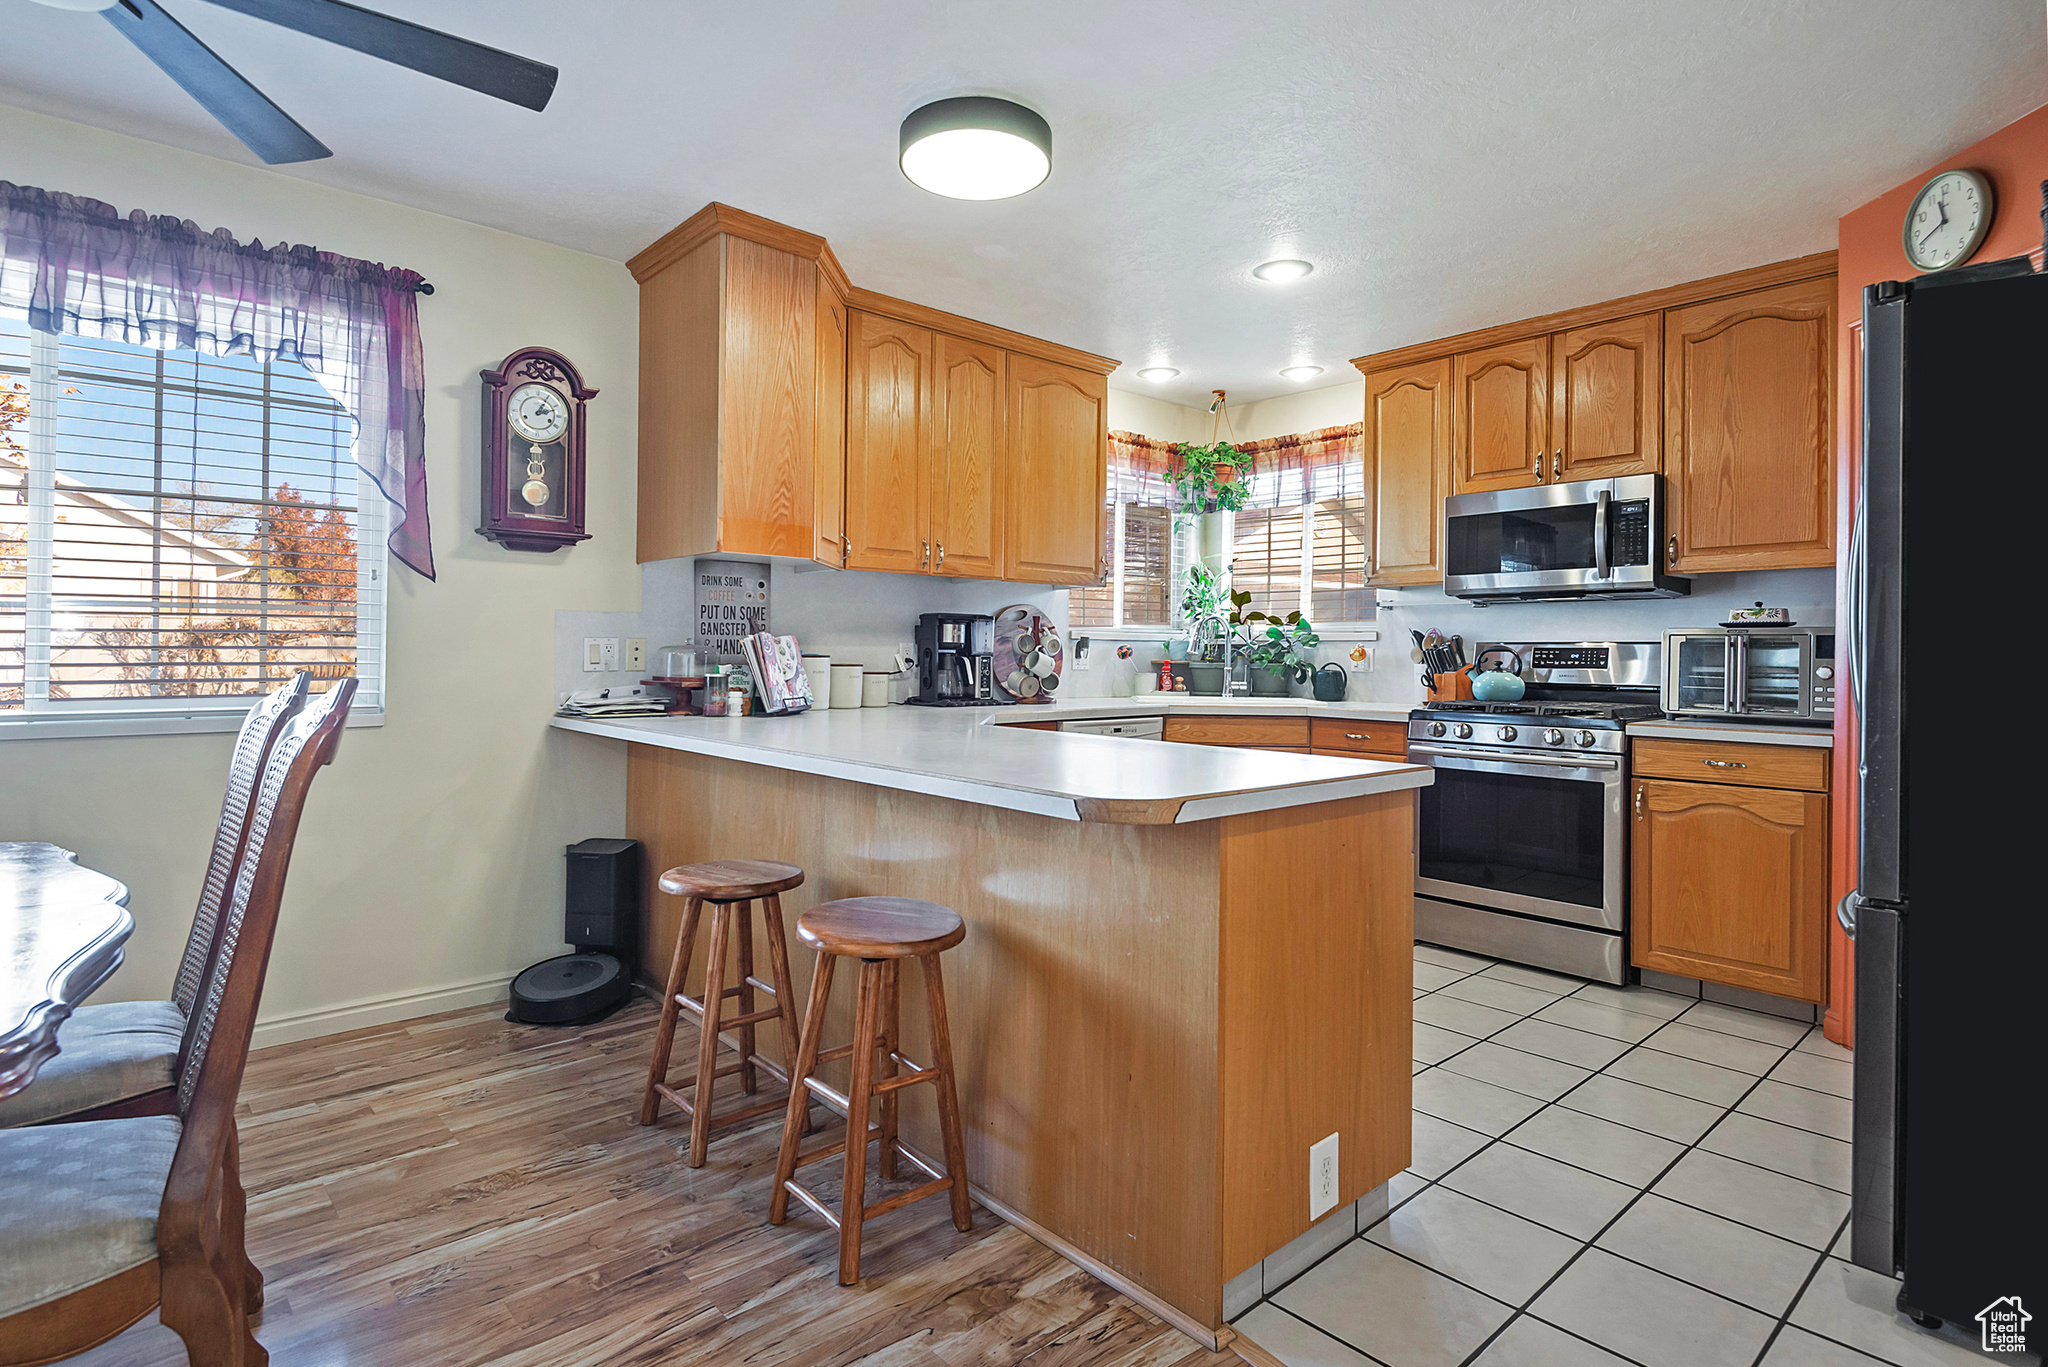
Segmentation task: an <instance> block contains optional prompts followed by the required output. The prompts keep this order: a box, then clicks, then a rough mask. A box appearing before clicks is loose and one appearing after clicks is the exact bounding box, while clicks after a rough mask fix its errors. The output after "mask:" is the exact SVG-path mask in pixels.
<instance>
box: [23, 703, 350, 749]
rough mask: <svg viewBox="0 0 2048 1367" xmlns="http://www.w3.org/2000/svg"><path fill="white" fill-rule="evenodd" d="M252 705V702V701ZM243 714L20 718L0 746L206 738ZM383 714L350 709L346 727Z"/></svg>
mask: <svg viewBox="0 0 2048 1367" xmlns="http://www.w3.org/2000/svg"><path fill="white" fill-rule="evenodd" d="M252 701H253V700H252ZM247 715H248V714H247V713H246V712H244V711H239V710H232V711H220V712H211V711H208V712H186V713H179V714H172V715H166V714H164V713H156V714H154V715H151V716H133V717H110V716H106V715H104V714H102V715H100V716H96V717H75V718H72V717H67V718H63V719H61V720H60V719H58V718H55V717H49V716H44V717H39V718H37V719H36V720H34V721H28V720H26V719H23V718H20V717H13V718H5V719H0V744H5V743H6V742H8V741H11V740H16V741H23V740H86V739H91V738H94V737H101V736H104V737H115V736H191V735H210V734H215V733H219V732H223V731H226V732H234V731H239V730H241V728H242V718H243V717H245V716H247ZM383 724H384V713H383V712H382V711H369V710H366V709H363V708H351V709H350V711H349V717H348V725H349V726H350V728H354V727H358V726H382V725H383Z"/></svg>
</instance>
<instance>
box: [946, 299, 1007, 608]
mask: <svg viewBox="0 0 2048 1367" xmlns="http://www.w3.org/2000/svg"><path fill="white" fill-rule="evenodd" d="M932 355H933V364H932V450H931V467H930V475H929V477H928V479H929V487H930V489H931V512H932V572H933V573H935V574H952V575H959V576H961V577H963V578H967V579H1000V578H1001V577H1002V574H1003V516H1002V514H1003V497H1002V488H1003V480H1002V467H1003V460H1004V456H1005V446H1004V433H1005V427H1006V423H1005V413H1004V407H1005V404H1004V394H1003V350H1002V348H1001V347H995V346H990V345H988V344H987V343H985V342H967V341H962V340H961V339H960V338H958V337H948V336H947V335H946V334H945V333H943V332H942V333H939V334H937V335H936V336H935V337H934V339H933V344H932Z"/></svg>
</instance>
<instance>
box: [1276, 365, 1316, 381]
mask: <svg viewBox="0 0 2048 1367" xmlns="http://www.w3.org/2000/svg"><path fill="white" fill-rule="evenodd" d="M1280 373H1281V374H1282V375H1284V376H1285V377H1286V378H1288V379H1290V380H1313V379H1314V378H1315V377H1316V376H1318V375H1320V374H1322V373H1323V368H1322V367H1321V366H1319V365H1291V366H1289V367H1287V369H1285V370H1283V371H1281V372H1280Z"/></svg>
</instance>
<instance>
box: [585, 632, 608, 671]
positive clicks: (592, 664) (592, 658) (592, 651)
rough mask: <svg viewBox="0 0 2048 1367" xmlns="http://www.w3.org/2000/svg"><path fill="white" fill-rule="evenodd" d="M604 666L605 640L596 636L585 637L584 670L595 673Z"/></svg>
mask: <svg viewBox="0 0 2048 1367" xmlns="http://www.w3.org/2000/svg"><path fill="white" fill-rule="evenodd" d="M603 668H604V642H603V641H602V640H600V639H599V638H597V637H595V636H586V637H584V638H583V672H584V673H585V674H595V673H596V672H597V671H598V670H600V669H603Z"/></svg>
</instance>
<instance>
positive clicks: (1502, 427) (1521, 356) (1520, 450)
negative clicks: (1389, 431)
mask: <svg viewBox="0 0 2048 1367" xmlns="http://www.w3.org/2000/svg"><path fill="white" fill-rule="evenodd" d="M1452 374H1453V377H1454V380H1453V383H1454V385H1455V390H1454V392H1455V394H1456V402H1455V403H1454V404H1453V406H1452V419H1451V423H1452V433H1453V436H1452V450H1453V455H1452V460H1451V468H1452V481H1451V482H1452V492H1453V493H1459V494H1474V493H1483V492H1485V491H1487V490H1489V489H1525V488H1527V487H1528V486H1530V485H1532V484H1541V483H1542V482H1543V473H1544V467H1545V465H1546V464H1547V463H1548V461H1549V458H1550V339H1549V338H1548V337H1524V338H1522V339H1520V340H1518V341H1513V342H1506V343H1503V344H1501V345H1500V346H1495V347H1488V348H1486V349H1485V350H1483V351H1468V352H1464V353H1461V354H1460V355H1458V356H1457V357H1456V358H1455V359H1454V360H1453V361H1452Z"/></svg>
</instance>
